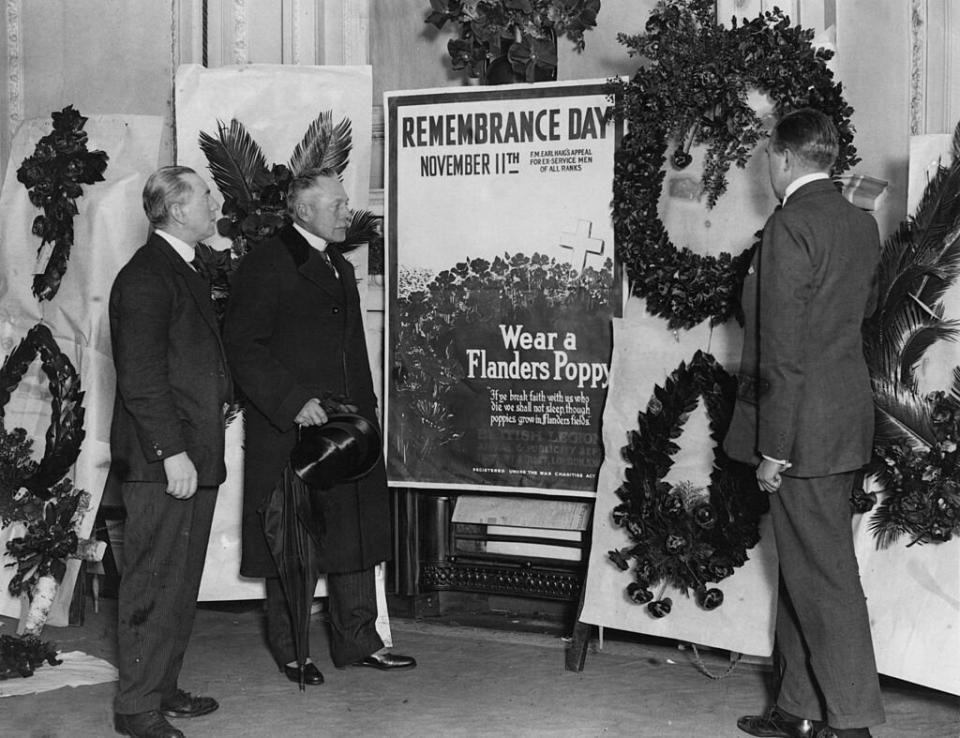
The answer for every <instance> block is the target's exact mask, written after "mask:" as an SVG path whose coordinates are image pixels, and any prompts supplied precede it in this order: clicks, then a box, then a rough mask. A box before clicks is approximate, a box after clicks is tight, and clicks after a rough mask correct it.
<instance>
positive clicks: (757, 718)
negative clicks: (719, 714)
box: [737, 707, 822, 738]
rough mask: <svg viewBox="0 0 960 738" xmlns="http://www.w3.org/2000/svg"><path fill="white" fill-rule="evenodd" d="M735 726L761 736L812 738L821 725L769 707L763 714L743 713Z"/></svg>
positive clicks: (768, 737)
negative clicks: (789, 715)
mask: <svg viewBox="0 0 960 738" xmlns="http://www.w3.org/2000/svg"><path fill="white" fill-rule="evenodd" d="M737 727H738V728H740V730H742V731H743V732H744V733H749V734H750V735H757V736H761V738H814V731H815V730H816V729H817V728H818V727H822V723H820V724H818V723H816V722H814V721H813V720H806V719H798V718H794V717H788V716H787V715H784V714H783V713H782V712H780V710H778V709H777V708H776V707H771V708H770V709H769V710H767V711H766V712H765V713H764V714H763V715H744V716H743V717H742V718H740V719H739V720H737Z"/></svg>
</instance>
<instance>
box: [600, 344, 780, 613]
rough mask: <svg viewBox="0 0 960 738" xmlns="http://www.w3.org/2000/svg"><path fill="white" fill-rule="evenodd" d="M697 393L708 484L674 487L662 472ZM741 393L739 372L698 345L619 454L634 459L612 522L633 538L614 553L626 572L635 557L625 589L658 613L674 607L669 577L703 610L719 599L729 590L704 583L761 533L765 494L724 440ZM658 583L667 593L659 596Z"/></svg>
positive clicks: (737, 560) (729, 567)
mask: <svg viewBox="0 0 960 738" xmlns="http://www.w3.org/2000/svg"><path fill="white" fill-rule="evenodd" d="M701 397H702V398H703V402H704V406H705V408H706V411H707V414H708V417H709V421H710V437H711V439H713V441H714V444H715V445H714V450H713V453H714V465H713V467H714V468H713V472H712V474H711V476H710V484H709V486H708V487H707V488H706V489H697V488H696V487H694V486H693V485H692V484H690V483H689V482H682V483H680V484H677V485H671V484H669V483H668V482H665V481H663V479H664V477H665V476H666V475H667V474H668V472H669V471H670V468H671V467H672V466H673V459H672V456H673V455H674V454H675V453H676V452H677V451H678V450H679V446H678V445H677V444H676V443H674V441H673V440H672V439H674V438H677V437H678V436H679V435H680V434H681V432H682V429H683V426H684V424H685V423H686V421H687V418H688V417H689V414H690V413H691V412H692V411H693V410H694V409H695V408H696V406H697V400H698V398H701ZM735 400H736V379H735V378H734V377H733V376H731V375H730V374H728V373H727V372H726V371H725V370H724V369H723V367H722V366H720V364H718V363H717V361H716V359H715V358H714V357H713V356H711V355H710V354H706V353H703V352H702V351H697V353H696V354H695V355H694V357H693V359H692V360H691V361H690V363H689V365H688V364H686V363H684V362H681V363H680V366H679V367H677V369H675V370H674V371H673V372H672V373H671V374H670V376H669V377H667V379H666V381H665V382H664V383H663V386H662V387H661V386H655V387H654V390H653V396H652V397H651V398H650V401H649V403H648V404H647V408H646V411H642V412H640V413H639V415H638V417H637V430H635V431H630V433H629V434H628V445H627V446H626V447H625V448H624V449H623V451H622V453H623V456H624V459H625V460H626V461H627V462H629V464H630V466H629V467H628V468H627V470H626V481H625V482H624V483H623V484H622V485H621V486H620V488H619V489H618V490H617V496H618V497H619V498H620V500H621V503H620V504H619V505H617V506H616V507H615V508H614V509H613V522H614V524H615V525H617V526H619V527H621V528H624V529H625V530H626V531H627V534H628V536H629V538H630V541H631V544H630V545H629V546H626V547H624V548H620V549H616V550H613V551H609V552H608V557H609V559H610V560H611V561H612V562H613V563H614V564H615V565H616V566H617V567H618V568H620V569H621V570H622V571H626V570H627V569H629V568H630V566H631V562H633V576H634V581H633V582H631V583H630V584H629V585H628V586H627V587H626V596H627V598H628V599H629V600H630V601H632V602H634V603H636V604H641V605H646V606H647V612H648V613H649V614H650V615H651V616H653V617H655V618H660V617H664V616H665V615H667V614H669V612H670V609H671V607H672V604H673V603H672V600H671V598H669V597H663V596H662V593H663V590H665V589H666V587H667V586H668V585H669V586H672V587H675V588H677V589H679V590H680V591H681V592H683V593H684V594H687V593H688V592H689V590H693V592H694V594H695V597H696V601H697V604H698V605H699V606H700V607H702V608H703V609H705V610H713V609H715V608H717V607H719V606H720V605H721V604H722V603H723V592H722V591H721V590H720V589H719V588H716V587H708V586H707V585H708V584H709V583H711V582H719V581H721V580H723V579H725V578H727V577H729V576H730V575H732V574H733V573H734V570H735V569H737V568H738V567H740V566H742V565H743V564H744V563H745V562H746V561H747V558H748V557H747V551H748V550H749V549H751V548H753V547H754V546H755V545H756V544H757V543H758V542H759V540H760V531H759V525H760V518H761V516H762V515H763V514H764V513H766V512H767V511H768V510H769V504H770V503H769V500H768V498H767V495H766V494H765V493H764V492H762V491H761V490H760V489H759V488H758V487H757V484H756V481H755V479H754V476H753V469H752V468H751V467H749V466H747V465H746V464H742V463H740V462H737V461H734V460H733V459H731V458H730V457H729V456H727V455H726V453H724V451H723V449H722V447H721V445H720V444H721V442H722V440H723V437H724V436H725V435H726V432H727V428H728V426H729V425H730V418H731V416H732V414H733V406H734V402H735ZM658 583H659V584H661V585H662V589H661V596H660V598H658V599H654V594H653V591H652V590H653V588H654V587H655V586H656V585H657V584H658Z"/></svg>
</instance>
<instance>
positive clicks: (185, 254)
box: [153, 228, 197, 264]
mask: <svg viewBox="0 0 960 738" xmlns="http://www.w3.org/2000/svg"><path fill="white" fill-rule="evenodd" d="M153 232H154V233H156V234H157V235H158V236H160V238H162V239H163V240H164V241H166V242H167V243H168V244H170V246H172V247H173V250H174V251H176V252H177V253H178V254H180V256H181V257H182V258H183V260H184V261H185V262H187V264H189V263H190V262H192V261H193V257H194V255H195V254H196V251H197V250H196V248H195V247H194V246H191V245H190V244H188V243H187V242H186V241H184V240H182V239H179V238H177V237H176V236H171V235H170V234H169V233H167V232H166V231H164V230H161V229H159V228H154V229H153Z"/></svg>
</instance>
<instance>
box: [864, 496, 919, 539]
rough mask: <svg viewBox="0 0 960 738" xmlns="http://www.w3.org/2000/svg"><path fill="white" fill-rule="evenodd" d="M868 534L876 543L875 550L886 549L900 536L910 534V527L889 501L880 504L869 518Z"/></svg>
mask: <svg viewBox="0 0 960 738" xmlns="http://www.w3.org/2000/svg"><path fill="white" fill-rule="evenodd" d="M869 527H870V532H871V533H873V536H874V538H875V539H876V541H877V544H876V545H877V550H881V549H884V548H888V547H889V546H890V545H891V544H893V543H896V541H897V540H898V539H899V538H900V536H902V535H904V534H905V533H908V532H910V529H911V527H910V525H909V524H907V522H906V521H905V520H903V518H902V517H901V516H900V514H899V513H898V512H896V511H895V509H894V507H893V505H891V504H890V499H886V500H884V501H883V502H881V503H880V505H879V506H878V507H877V509H876V511H875V512H874V513H873V516H872V517H871V518H870V526H869Z"/></svg>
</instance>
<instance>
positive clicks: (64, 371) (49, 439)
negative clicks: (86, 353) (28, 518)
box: [0, 323, 84, 500]
mask: <svg viewBox="0 0 960 738" xmlns="http://www.w3.org/2000/svg"><path fill="white" fill-rule="evenodd" d="M38 356H39V357H40V362H41V368H42V369H43V372H44V374H46V375H47V379H48V380H49V386H50V394H51V395H52V399H51V417H50V425H49V427H48V428H47V432H46V446H45V448H44V452H43V457H42V458H41V459H40V462H39V463H24V464H19V465H18V470H19V471H18V473H16V474H14V478H12V479H8V480H5V481H6V483H7V484H9V485H10V486H11V491H12V492H16V491H17V490H19V489H20V488H26V490H27V491H28V492H29V493H30V494H31V495H34V496H36V497H37V498H39V499H40V500H49V499H50V498H51V497H52V496H53V492H52V490H53V488H54V486H55V485H56V484H57V482H59V481H60V480H61V479H62V478H63V476H64V475H65V474H66V473H67V471H68V470H69V469H70V467H71V466H73V464H74V463H75V462H76V460H77V457H78V456H79V455H80V444H81V443H82V442H83V438H84V430H83V414H84V410H83V405H82V404H81V403H82V401H83V395H84V393H83V392H82V391H81V389H80V377H79V376H78V375H77V372H76V370H75V369H74V368H73V364H71V363H70V360H69V359H68V358H67V357H66V356H65V355H64V354H63V352H62V351H60V347H59V346H58V345H57V342H56V340H55V339H54V338H53V335H52V334H51V333H50V329H49V328H47V326H45V325H43V324H42V323H38V324H37V325H35V326H33V328H31V329H30V330H29V331H28V332H27V335H26V336H25V337H24V338H23V340H22V341H20V343H19V344H18V345H17V347H16V348H15V349H14V350H13V351H12V352H11V353H10V355H9V356H8V357H7V358H6V360H5V361H4V362H3V366H2V367H0V425H2V423H3V418H4V413H5V409H6V406H7V403H8V402H9V401H10V396H11V394H12V393H13V392H14V390H16V388H17V386H18V385H19V384H20V380H21V379H23V376H24V374H26V371H27V369H28V368H29V367H30V364H31V363H32V362H33V360H34V359H35V358H37V357H38ZM18 430H19V429H18Z"/></svg>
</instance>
